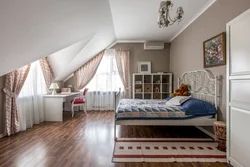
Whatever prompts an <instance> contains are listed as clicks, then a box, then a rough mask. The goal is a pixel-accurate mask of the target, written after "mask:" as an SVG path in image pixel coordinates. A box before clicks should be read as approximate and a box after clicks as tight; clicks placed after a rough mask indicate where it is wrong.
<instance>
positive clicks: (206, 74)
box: [178, 70, 221, 109]
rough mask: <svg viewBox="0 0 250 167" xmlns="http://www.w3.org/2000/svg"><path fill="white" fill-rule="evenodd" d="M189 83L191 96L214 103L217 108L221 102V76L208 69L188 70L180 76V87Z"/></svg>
mask: <svg viewBox="0 0 250 167" xmlns="http://www.w3.org/2000/svg"><path fill="white" fill-rule="evenodd" d="M181 84H187V85H189V86H190V87H189V92H190V93H191V96H192V97H194V98H197V99H200V100H204V101H206V102H209V103H211V104H213V105H214V106H215V107H216V109H217V107H218V106H219V103H220V100H219V99H220V86H221V84H220V76H219V75H218V76H214V75H213V74H212V72H210V71H208V70H197V71H188V72H185V73H183V74H182V75H181V77H179V78H178V87H179V86H180V85H181Z"/></svg>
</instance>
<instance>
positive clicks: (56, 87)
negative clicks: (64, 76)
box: [49, 83, 59, 89]
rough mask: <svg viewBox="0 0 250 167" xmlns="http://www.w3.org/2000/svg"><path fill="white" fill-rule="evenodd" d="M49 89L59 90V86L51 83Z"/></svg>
mask: <svg viewBox="0 0 250 167" xmlns="http://www.w3.org/2000/svg"><path fill="white" fill-rule="evenodd" d="M49 89H59V86H58V84H57V83H52V84H51V85H50V87H49Z"/></svg>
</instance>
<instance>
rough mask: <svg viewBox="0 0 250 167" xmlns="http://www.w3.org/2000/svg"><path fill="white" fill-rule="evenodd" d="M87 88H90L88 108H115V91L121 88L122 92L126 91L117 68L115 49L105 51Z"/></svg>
mask: <svg viewBox="0 0 250 167" xmlns="http://www.w3.org/2000/svg"><path fill="white" fill-rule="evenodd" d="M86 88H89V92H88V94H87V99H88V103H87V109H88V110H114V107H115V93H116V92H117V91H118V90H119V88H121V89H122V92H123V91H124V88H123V84H122V81H121V78H120V76H119V74H118V70H117V65H116V61H115V50H114V49H108V50H106V51H105V53H104V56H103V58H102V60H101V63H100V65H99V67H98V69H97V71H96V74H95V76H94V77H93V79H92V80H91V81H90V83H89V84H88V85H87V86H86Z"/></svg>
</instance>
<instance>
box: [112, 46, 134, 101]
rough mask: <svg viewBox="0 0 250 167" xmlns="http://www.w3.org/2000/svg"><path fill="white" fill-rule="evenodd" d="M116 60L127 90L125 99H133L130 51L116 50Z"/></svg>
mask: <svg viewBox="0 0 250 167" xmlns="http://www.w3.org/2000/svg"><path fill="white" fill-rule="evenodd" d="M115 59H116V64H117V69H118V72H119V75H120V77H121V81H122V83H123V85H124V88H125V97H126V98H131V86H130V85H131V83H130V71H129V50H128V49H116V50H115Z"/></svg>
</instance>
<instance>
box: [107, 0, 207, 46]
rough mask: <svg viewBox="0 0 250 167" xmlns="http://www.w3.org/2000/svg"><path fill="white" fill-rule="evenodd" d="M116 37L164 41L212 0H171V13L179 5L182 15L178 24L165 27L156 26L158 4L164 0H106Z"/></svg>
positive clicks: (169, 38)
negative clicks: (109, 7) (182, 11)
mask: <svg viewBox="0 0 250 167" xmlns="http://www.w3.org/2000/svg"><path fill="white" fill-rule="evenodd" d="M109 1H110V6H111V13H112V16H113V21H114V28H115V34H116V37H117V39H118V40H125V41H126V40H128V41H130V40H139V41H152V40H157V41H159V40H160V41H165V42H170V41H171V39H172V38H173V37H174V36H175V35H176V34H177V33H178V32H179V31H180V30H181V29H182V28H183V27H185V26H186V25H187V24H188V23H190V21H191V20H192V19H193V18H194V17H195V16H197V14H199V13H200V12H201V11H202V10H203V9H204V7H206V6H207V5H208V4H210V3H211V2H212V1H211V0H172V2H173V4H174V6H173V8H172V11H171V12H170V15H171V17H172V18H174V17H175V16H176V9H177V8H178V7H179V6H182V7H183V9H184V17H183V19H182V21H181V22H180V23H179V25H178V24H175V25H172V26H170V27H168V28H159V26H158V25H157V18H158V15H159V14H158V9H159V4H160V3H161V1H163V0H126V1H124V0H109Z"/></svg>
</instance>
